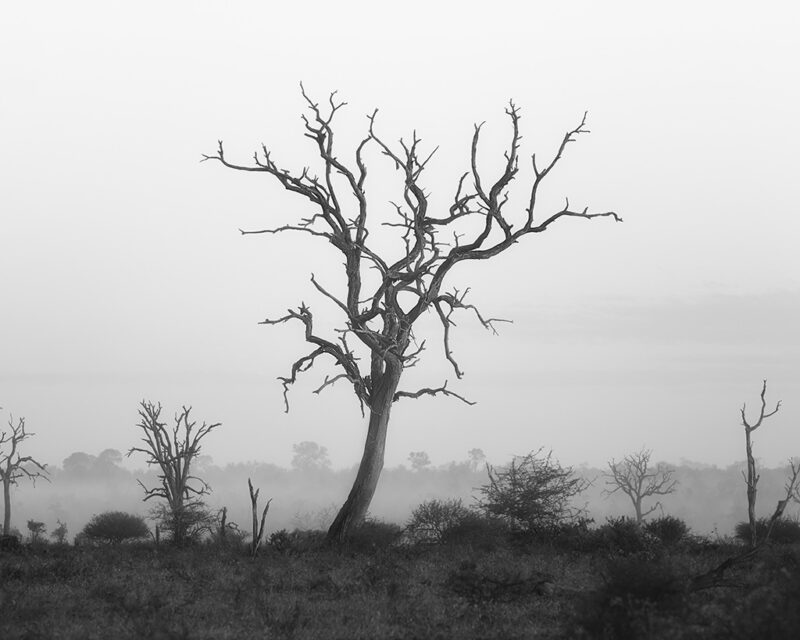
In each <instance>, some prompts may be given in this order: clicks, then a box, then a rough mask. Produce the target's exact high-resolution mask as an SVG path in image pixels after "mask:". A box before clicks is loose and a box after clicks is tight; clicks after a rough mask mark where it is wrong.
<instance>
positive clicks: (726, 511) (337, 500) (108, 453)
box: [12, 450, 800, 539]
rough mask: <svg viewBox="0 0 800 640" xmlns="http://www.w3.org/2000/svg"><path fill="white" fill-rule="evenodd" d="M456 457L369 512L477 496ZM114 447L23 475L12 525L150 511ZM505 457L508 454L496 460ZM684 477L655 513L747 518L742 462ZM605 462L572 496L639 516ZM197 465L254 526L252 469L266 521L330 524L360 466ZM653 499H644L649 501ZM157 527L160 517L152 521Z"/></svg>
mask: <svg viewBox="0 0 800 640" xmlns="http://www.w3.org/2000/svg"><path fill="white" fill-rule="evenodd" d="M464 458H465V459H464V460H461V461H454V462H451V463H448V464H445V465H440V466H433V465H428V466H425V467H423V468H420V469H412V468H410V465H403V466H397V467H393V468H389V469H386V470H385V471H384V473H383V476H382V478H381V483H380V485H379V487H378V491H377V493H376V495H375V499H374V501H373V503H372V506H371V509H370V514H371V515H372V516H373V517H375V518H379V519H382V520H386V521H390V522H396V523H398V524H401V525H403V524H405V523H406V522H407V521H408V518H409V516H410V514H411V512H412V510H413V509H414V507H416V506H417V505H418V504H420V503H421V502H423V501H425V500H431V499H454V498H455V499H461V500H462V501H463V503H464V504H465V505H468V506H475V505H476V503H477V502H476V501H477V500H478V499H479V497H480V490H479V489H480V487H481V486H482V485H485V484H487V482H488V477H487V473H486V469H485V467H484V466H482V465H481V464H476V461H475V460H469V459H467V458H468V456H467V455H465V456H464ZM122 462H123V460H122V455H121V454H120V452H118V451H116V450H104V451H101V452H98V453H97V454H88V453H85V452H76V453H74V454H72V455H70V456H69V457H68V458H67V459H66V460H64V461H63V463H62V464H61V465H60V466H55V467H52V468H51V469H50V478H51V482H50V483H47V482H43V481H41V480H40V481H38V482H37V483H36V486H35V487H34V486H32V485H30V484H23V485H21V486H20V487H19V488H17V489H15V490H14V491H13V493H12V516H13V522H14V525H15V526H16V527H17V529H19V530H20V531H21V533H23V534H25V533H27V531H26V529H25V523H26V522H27V521H28V520H29V519H34V520H36V521H40V522H45V524H46V525H47V528H48V531H52V530H53V529H54V528H55V527H56V523H57V521H59V520H60V521H61V522H64V523H66V524H67V527H68V530H69V539H72V537H73V536H74V535H75V534H77V533H78V532H79V531H80V530H81V529H82V528H83V526H84V525H85V524H86V522H88V520H89V519H90V518H91V517H92V515H94V514H98V513H102V512H104V511H126V512H130V513H138V514H141V515H143V516H145V517H149V512H150V508H151V507H152V506H155V505H154V501H149V502H147V503H145V502H143V497H144V491H143V489H142V487H141V486H140V485H139V484H138V482H137V481H141V482H142V483H143V484H144V485H145V486H147V487H153V486H156V484H157V477H156V473H155V472H154V471H153V470H152V469H151V470H149V471H148V470H143V469H137V468H135V467H134V468H131V467H130V465H123V464H122ZM491 462H493V463H494V464H499V465H501V466H502V465H503V464H508V462H509V460H498V461H491ZM671 468H673V469H675V473H674V476H673V477H674V478H675V479H676V480H677V481H678V485H677V487H676V490H675V492H674V493H672V494H670V495H666V496H658V497H657V498H658V501H660V503H661V507H660V508H658V509H656V510H655V511H654V512H653V514H651V516H650V518H656V517H658V516H660V515H672V516H675V517H679V518H682V519H684V520H685V521H686V523H687V524H688V525H689V526H690V527H691V528H692V530H693V532H694V533H697V534H702V535H710V536H712V537H713V536H716V535H720V536H727V535H732V533H733V528H734V526H735V525H736V524H737V523H738V522H742V521H745V520H747V500H746V497H745V484H744V481H743V479H742V470H743V469H744V468H745V465H744V462H740V463H735V464H731V465H729V466H727V467H724V468H720V467H714V466H710V465H703V464H698V463H692V462H687V461H683V462H682V463H681V464H678V465H671ZM604 471H607V469H600V468H592V467H580V468H577V469H575V472H576V474H577V475H579V476H581V477H583V478H586V479H587V480H590V481H591V483H592V484H591V486H590V487H589V488H588V489H587V490H586V491H585V492H583V493H582V494H580V495H579V496H578V497H577V498H576V499H575V501H574V506H576V507H579V508H585V509H586V510H587V514H586V515H587V516H588V517H591V518H593V520H594V522H595V524H596V525H601V524H603V523H604V522H605V521H606V519H607V518H613V517H620V516H627V517H631V516H633V509H632V506H631V504H630V502H629V500H628V498H627V497H625V496H624V495H622V494H621V492H617V493H614V494H612V495H610V496H609V495H607V490H608V489H609V486H608V484H607V479H606V478H605V477H604V475H603V473H604ZM193 473H195V474H196V475H198V476H199V477H201V478H203V479H204V480H205V481H207V482H208V484H209V485H210V487H211V489H212V492H211V494H210V495H208V496H206V497H205V501H206V504H207V505H208V507H209V509H210V510H211V511H212V512H214V513H216V512H218V511H219V510H220V509H222V507H227V509H228V521H229V522H230V521H233V522H236V523H238V524H239V525H240V527H241V528H242V529H243V530H245V531H249V526H250V524H249V523H250V519H251V513H250V498H249V495H248V490H247V480H248V478H249V479H251V480H252V482H253V485H254V488H260V490H261V494H260V499H261V505H263V504H264V501H266V500H267V499H269V498H272V503H271V506H270V511H269V514H268V517H267V525H266V531H267V534H269V533H270V532H272V531H276V530H279V529H283V528H287V529H290V530H291V529H294V528H301V529H309V528H311V529H313V528H326V527H327V526H328V525H329V524H330V521H331V520H332V519H333V517H334V515H335V514H336V511H337V510H338V507H339V506H340V505H341V502H342V500H343V499H344V497H345V496H346V495H347V492H348V491H349V488H350V485H351V483H352V480H353V478H354V476H355V468H353V469H348V470H333V469H331V468H329V467H322V468H282V467H278V466H276V465H271V464H264V463H256V462H250V463H238V464H231V465H225V466H218V465H216V464H214V463H213V460H212V459H211V458H210V457H209V456H202V457H201V458H200V460H199V462H198V464H197V465H196V468H195V469H194V470H193ZM759 473H760V474H761V480H760V482H759V485H758V489H759V492H758V509H757V513H758V516H759V517H768V516H769V515H771V514H772V511H773V510H774V508H775V505H776V503H777V501H778V500H779V499H782V498H783V497H785V491H784V488H783V486H784V483H785V481H786V468H774V469H769V468H763V469H759ZM655 502H656V500H654V499H649V500H648V499H646V500H645V503H644V506H645V508H649V506H652V505H654V504H655ZM786 516H787V517H794V518H796V517H798V516H800V505H796V504H794V505H791V506H790V507H789V508H788V509H787V511H786ZM150 526H151V528H152V527H154V523H153V522H152V521H151V522H150Z"/></svg>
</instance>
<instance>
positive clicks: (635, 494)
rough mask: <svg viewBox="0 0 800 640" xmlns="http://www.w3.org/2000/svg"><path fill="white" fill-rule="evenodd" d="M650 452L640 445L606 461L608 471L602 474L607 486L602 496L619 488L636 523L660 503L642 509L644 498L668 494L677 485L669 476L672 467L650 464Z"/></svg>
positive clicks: (672, 470) (672, 471)
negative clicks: (630, 507) (627, 453)
mask: <svg viewBox="0 0 800 640" xmlns="http://www.w3.org/2000/svg"><path fill="white" fill-rule="evenodd" d="M652 455H653V451H652V450H651V449H644V448H642V449H640V450H639V451H637V452H635V453H631V454H629V455H627V456H625V457H624V458H623V459H622V460H619V461H617V460H613V459H612V460H611V462H609V463H608V471H606V472H605V474H604V475H605V477H606V485H608V487H609V489H606V491H605V493H606V495H611V494H612V493H616V492H617V491H622V493H624V494H625V495H626V496H628V498H629V499H630V501H631V503H632V504H633V510H634V513H635V514H636V522H637V523H639V524H641V523H642V521H643V520H644V519H645V518H646V517H647V516H649V515H650V514H651V513H653V511H655V510H656V509H657V508H658V507H659V506H660V504H661V503H660V502H658V501H657V502H656V503H655V504H653V505H651V506H650V508H649V509H645V508H644V506H643V502H644V499H645V498H650V497H652V496H665V495H668V494H670V493H672V492H673V491H675V487H676V486H677V484H678V481H677V480H673V479H672V474H673V473H675V470H674V469H670V468H669V467H668V466H667V465H665V464H664V463H658V464H657V465H656V466H655V467H652V466H651V465H650V458H651V456H652Z"/></svg>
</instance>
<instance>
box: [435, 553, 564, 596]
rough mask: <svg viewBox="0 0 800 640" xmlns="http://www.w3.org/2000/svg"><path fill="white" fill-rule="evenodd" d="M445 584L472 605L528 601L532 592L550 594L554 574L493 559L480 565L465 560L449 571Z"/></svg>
mask: <svg viewBox="0 0 800 640" xmlns="http://www.w3.org/2000/svg"><path fill="white" fill-rule="evenodd" d="M444 584H445V586H446V587H448V588H449V589H450V590H451V591H453V593H455V594H456V595H458V596H461V597H462V598H464V599H465V600H466V601H467V602H469V603H470V604H473V605H482V604H485V603H492V602H513V601H517V600H523V601H525V600H530V597H531V596H532V595H539V596H543V595H551V594H552V593H553V588H554V583H553V576H551V575H549V574H546V573H542V572H538V571H535V570H532V569H531V568H530V567H525V566H521V565H520V563H517V562H514V563H513V564H511V563H502V562H494V563H492V564H491V565H489V566H483V567H479V566H478V565H477V564H476V563H475V562H473V561H471V560H467V561H464V562H462V563H461V565H460V566H459V567H458V569H457V570H456V571H452V572H450V575H449V576H448V577H447V580H446V581H445V583H444Z"/></svg>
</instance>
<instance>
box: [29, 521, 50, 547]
mask: <svg viewBox="0 0 800 640" xmlns="http://www.w3.org/2000/svg"><path fill="white" fill-rule="evenodd" d="M28 531H30V534H29V536H28V537H29V538H30V541H31V544H36V543H37V542H39V540H40V537H41V536H43V535H44V534H45V533H46V532H47V528H46V527H45V524H44V522H37V521H36V520H28Z"/></svg>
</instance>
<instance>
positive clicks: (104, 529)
mask: <svg viewBox="0 0 800 640" xmlns="http://www.w3.org/2000/svg"><path fill="white" fill-rule="evenodd" d="M149 534H150V530H149V529H148V527H147V523H146V522H145V521H144V518H143V517H141V516H137V515H135V514H132V513H124V512H122V511H106V512H105V513H101V514H99V515H95V516H92V519H91V520H90V521H89V522H88V524H87V525H86V526H85V527H84V528H83V531H82V532H81V534H79V535H80V539H87V540H89V541H92V542H103V543H109V544H119V543H121V542H125V541H127V540H141V539H142V538H146V537H147V536H148V535H149Z"/></svg>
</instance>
